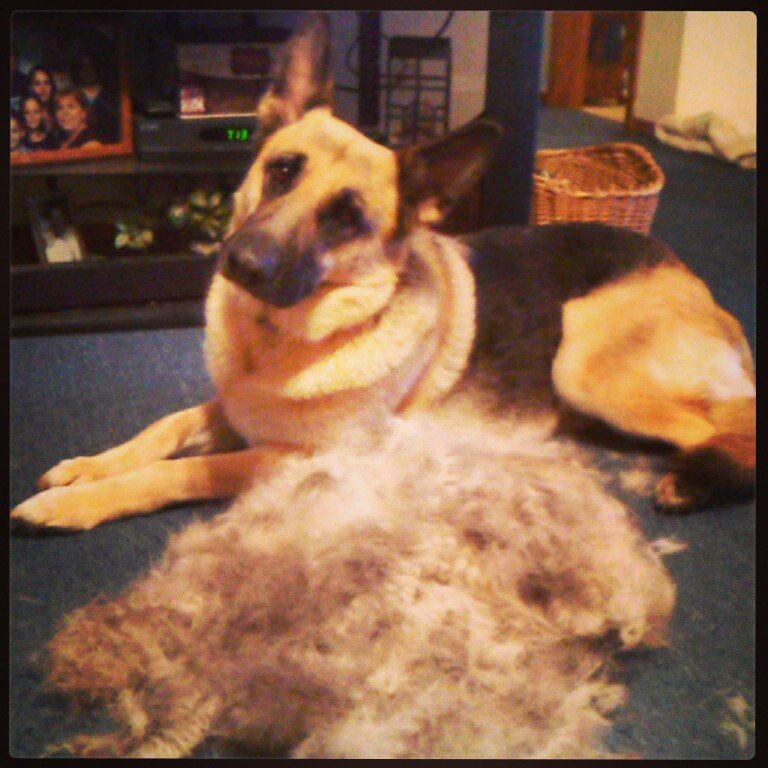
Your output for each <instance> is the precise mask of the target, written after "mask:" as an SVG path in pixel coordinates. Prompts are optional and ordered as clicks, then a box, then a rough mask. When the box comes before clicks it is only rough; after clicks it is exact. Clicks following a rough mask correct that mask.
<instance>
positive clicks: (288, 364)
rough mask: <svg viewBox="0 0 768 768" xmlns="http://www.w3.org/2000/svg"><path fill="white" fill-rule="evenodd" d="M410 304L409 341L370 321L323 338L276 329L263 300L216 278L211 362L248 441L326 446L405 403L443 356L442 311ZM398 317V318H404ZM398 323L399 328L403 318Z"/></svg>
mask: <svg viewBox="0 0 768 768" xmlns="http://www.w3.org/2000/svg"><path fill="white" fill-rule="evenodd" d="M420 307H421V309H420V312H421V318H420V319H418V320H416V319H414V318H417V316H418V315H419V312H416V311H414V308H413V307H411V306H409V307H408V308H407V311H406V307H403V308H402V310H403V315H407V316H408V318H409V323H410V325H411V327H410V328H409V329H408V333H407V334H403V336H404V337H405V338H407V344H406V343H400V345H399V340H398V339H397V338H396V336H394V335H392V334H391V333H389V332H386V324H384V323H381V322H380V321H379V322H374V321H371V322H370V323H365V324H363V325H362V326H359V327H357V328H355V329H350V330H348V331H342V332H339V333H337V334H334V336H333V337H332V338H330V339H328V340H326V341H323V342H322V343H317V344H306V343H302V342H301V341H300V340H298V339H297V338H296V337H295V336H292V335H291V334H289V333H286V332H285V329H281V328H279V327H276V325H275V324H274V323H273V322H271V321H270V319H269V317H268V315H267V314H265V313H264V312H263V310H262V308H261V307H260V305H259V303H258V302H255V301H253V300H252V299H250V298H249V297H247V296H244V295H242V292H236V291H232V290H230V289H229V287H228V286H227V285H226V284H224V283H221V282H219V283H217V282H214V285H213V286H212V290H211V292H210V294H209V298H208V303H207V306H206V315H207V326H206V343H205V352H206V362H207V364H208V368H209V372H210V374H211V377H212V379H213V382H214V384H215V385H216V388H217V391H218V396H219V398H220V400H221V402H222V405H223V407H224V411H225V413H226V415H227V418H228V420H229V422H230V424H231V425H232V426H233V427H234V428H235V429H236V430H237V432H238V433H240V434H241V435H242V437H243V438H245V439H246V440H247V441H248V442H249V443H251V444H254V443H258V442H262V441H265V440H271V441H283V442H289V443H297V444H301V445H309V446H311V447H314V446H320V445H326V444H328V443H329V442H335V441H337V440H339V439H345V438H346V437H347V436H348V435H350V433H352V432H360V431H361V430H362V431H363V432H365V431H369V430H371V429H373V428H375V427H376V425H377V424H378V423H380V422H381V420H382V419H384V418H386V416H387V415H388V414H390V413H392V412H393V411H394V410H396V409H397V407H398V405H399V404H400V403H401V402H402V401H403V399H404V398H405V397H406V396H407V394H408V393H409V392H410V391H411V390H412V389H413V387H414V385H415V383H416V381H418V379H419V377H420V376H421V375H422V373H423V371H424V369H425V367H426V366H427V365H428V363H429V361H430V360H431V359H432V357H433V356H434V354H435V350H436V347H437V344H438V341H439V339H438V337H437V335H436V334H435V333H434V327H435V315H434V313H435V312H436V307H430V306H429V304H428V303H424V302H422V303H421V304H420ZM396 319H397V318H396V317H395V320H396ZM395 320H390V324H391V325H392V327H393V328H399V327H400V323H397V322H395Z"/></svg>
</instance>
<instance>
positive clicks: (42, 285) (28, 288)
mask: <svg viewBox="0 0 768 768" xmlns="http://www.w3.org/2000/svg"><path fill="white" fill-rule="evenodd" d="M251 160H252V155H251V153H250V152H247V151H243V152H238V153H231V152H230V153H227V154H222V153H216V152H211V153H208V154H199V153H198V154H196V155H187V154H183V155H182V154H179V155H174V156H168V157H158V158H143V159H141V158H137V157H136V156H121V157H109V158H98V159H92V160H82V161H74V162H66V163H52V164H41V165H20V166H14V167H12V169H11V174H12V177H13V182H14V185H15V186H16V187H18V189H17V192H18V195H19V197H21V198H23V197H24V196H25V195H26V194H27V193H28V192H30V191H32V192H39V191H40V189H41V185H43V186H44V188H45V190H46V191H48V192H51V191H55V190H59V189H61V188H62V187H72V185H74V188H85V189H86V190H87V189H89V188H90V187H92V186H93V185H94V184H101V185H106V186H107V187H108V186H109V185H110V183H111V182H110V177H111V178H112V179H113V181H114V182H115V183H116V184H117V183H118V181H120V180H122V182H121V183H122V184H123V185H125V184H128V185H129V187H130V186H133V184H132V183H131V181H130V179H131V178H134V179H135V180H136V185H138V186H137V187H136V189H137V191H136V192H135V193H134V194H135V196H136V197H140V196H141V195H142V193H143V191H144V190H145V189H146V188H150V189H151V188H152V187H156V186H157V185H159V184H161V183H163V180H164V179H168V180H169V181H170V180H173V179H174V178H180V179H181V180H182V182H183V180H184V179H187V180H188V181H186V182H183V183H184V184H185V185H186V186H187V187H188V188H189V189H190V190H191V189H193V188H195V187H196V186H197V185H198V182H199V181H200V180H201V179H211V178H213V179H219V178H220V177H221V178H222V179H224V178H225V177H226V179H227V182H228V183H227V186H228V187H229V188H230V189H231V188H233V187H234V186H236V185H237V184H238V183H239V180H240V179H241V178H242V177H243V176H244V174H245V172H246V171H247V170H248V168H249V166H250V163H251ZM153 176H154V177H158V178H157V179H156V180H153V179H152V177H153ZM27 187H28V188H29V189H26V188H27ZM13 223H14V226H13V228H12V238H11V247H12V249H13V250H12V253H13V254H14V258H13V259H12V262H15V263H12V264H11V267H10V277H11V299H12V311H11V333H12V335H15V336H18V335H30V334H39V333H62V332H66V333H71V332H87V331H96V330H122V329H134V328H142V327H147V328H152V327H159V326H189V325H199V324H201V323H202V321H203V310H202V307H203V303H202V302H203V297H204V296H205V293H206V290H207V288H208V285H209V283H210V279H211V276H212V274H213V271H214V269H215V263H216V259H215V256H203V255H199V254H196V253H193V252H191V251H188V250H186V249H185V248H184V246H183V244H180V245H179V247H178V248H177V247H175V245H176V244H175V243H174V242H173V241H171V242H170V243H168V238H167V237H166V238H165V242H164V243H160V244H158V243H156V247H155V248H154V249H153V250H152V251H150V252H146V253H144V252H131V251H126V253H125V255H117V254H115V253H111V254H108V255H104V254H103V251H102V249H100V248H99V247H98V246H94V245H93V244H92V242H91V241H90V238H91V236H92V235H93V231H94V229H101V237H99V238H96V240H98V241H100V242H102V243H103V242H105V240H110V239H112V238H114V234H110V224H108V223H102V224H100V225H99V224H91V225H90V228H89V225H88V224H84V225H83V224H81V223H79V222H76V223H77V224H78V226H79V228H80V229H81V230H83V235H84V237H85V241H86V250H87V252H88V253H87V257H86V259H84V260H82V261H75V262H69V263H55V264H49V263H43V262H37V263H36V262H35V261H34V257H30V255H29V254H30V252H31V253H34V242H33V238H32V234H31V228H30V226H29V224H28V222H25V221H23V220H21V221H14V222H13ZM111 227H112V228H113V227H114V225H113V224H112V225H111ZM105 232H106V235H105V234H104V233H105ZM166 245H167V247H165V246H166ZM158 246H159V248H158ZM25 261H26V262H30V261H31V262H32V263H23V262H25ZM18 262H22V263H18Z"/></svg>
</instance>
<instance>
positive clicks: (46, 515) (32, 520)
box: [11, 487, 102, 530]
mask: <svg viewBox="0 0 768 768" xmlns="http://www.w3.org/2000/svg"><path fill="white" fill-rule="evenodd" d="M79 490H80V489H79V488H66V487H65V488H51V489H49V490H47V491H43V492H42V493H38V494H37V495H35V496H32V497H31V498H29V499H27V500H26V501H24V502H22V503H21V504H19V506H18V507H16V508H15V509H14V510H12V512H11V520H15V521H17V522H20V523H26V524H27V525H32V526H35V527H41V528H71V529H74V530H88V529H90V528H93V527H94V526H96V525H98V524H99V523H100V522H102V518H101V516H99V515H98V513H97V511H96V510H94V509H93V508H92V506H91V505H90V504H89V503H88V499H87V498H86V497H84V495H83V494H82V493H79Z"/></svg>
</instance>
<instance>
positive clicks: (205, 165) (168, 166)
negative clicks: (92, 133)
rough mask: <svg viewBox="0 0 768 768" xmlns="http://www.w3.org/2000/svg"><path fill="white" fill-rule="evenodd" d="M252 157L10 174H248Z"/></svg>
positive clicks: (125, 162) (110, 162)
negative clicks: (246, 172)
mask: <svg viewBox="0 0 768 768" xmlns="http://www.w3.org/2000/svg"><path fill="white" fill-rule="evenodd" d="M251 159H252V157H251V155H250V154H249V153H245V152H244V153H242V155H237V156H232V155H212V154H211V155H204V156H200V155H178V156H174V157H168V158H157V159H155V158H153V159H137V158H136V157H132V156H128V157H113V158H105V159H97V160H85V161H81V162H71V163H56V164H52V165H18V166H12V168H11V175H12V176H15V177H19V178H23V177H50V178H58V177H62V176H94V175H99V176H132V175H153V174H174V175H175V174H180V173H182V174H226V173H245V171H246V170H247V169H248V165H249V163H250V161H251Z"/></svg>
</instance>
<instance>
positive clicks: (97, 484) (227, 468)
mask: <svg viewBox="0 0 768 768" xmlns="http://www.w3.org/2000/svg"><path fill="white" fill-rule="evenodd" d="M298 450H299V449H298V448H297V447H296V446H292V445H284V444H277V443H269V444H265V445H263V446H257V447H256V448H250V449H247V450H244V451H234V452H232V453H220V454H214V455H212V456H190V457H186V458H180V459H164V460H160V461H155V462H153V463H151V464H148V465H146V466H144V467H141V468H139V469H135V470H133V471H130V472H126V473H124V474H121V475H117V476H114V477H107V478H104V479H101V480H94V481H93V482H82V483H77V484H75V485H70V486H64V487H59V488H50V489H48V490H46V491H43V492H42V493H38V494H37V495H36V496H33V497H32V498H30V499H27V500H26V501H25V502H23V503H21V504H20V505H19V506H18V507H16V508H15V509H14V510H13V511H12V512H11V519H12V520H16V521H19V522H22V523H27V524H31V525H35V526H45V527H52V528H70V529H75V530H87V529H89V528H93V527H94V526H96V525H99V524H100V523H103V522H106V521H107V520H115V519H118V518H121V517H126V516H128V515H132V514H140V513H146V512H154V511H156V510H158V509H161V508H162V507H165V506H167V505H169V504H173V503H178V502H185V501H193V500H195V501H200V500H206V499H220V498H229V497H232V496H236V495H237V494H238V493H240V492H241V491H243V490H245V489H246V488H248V486H249V485H250V484H251V483H252V482H253V480H254V479H255V478H256V477H257V476H258V473H259V472H260V471H264V470H268V469H269V468H270V467H272V466H274V465H275V464H276V463H278V462H279V461H280V460H281V459H282V458H283V457H284V456H285V455H286V454H291V453H295V452H297V451H298Z"/></svg>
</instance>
